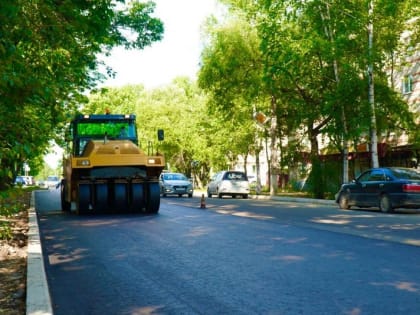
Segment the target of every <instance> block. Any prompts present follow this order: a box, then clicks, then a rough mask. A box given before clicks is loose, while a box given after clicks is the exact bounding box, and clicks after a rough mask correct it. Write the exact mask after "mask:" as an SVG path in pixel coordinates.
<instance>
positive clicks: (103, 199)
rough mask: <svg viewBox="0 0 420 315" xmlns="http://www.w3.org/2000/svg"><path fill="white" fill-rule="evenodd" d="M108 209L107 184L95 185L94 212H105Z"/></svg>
mask: <svg viewBox="0 0 420 315" xmlns="http://www.w3.org/2000/svg"><path fill="white" fill-rule="evenodd" d="M108 207H109V203H108V184H107V183H106V182H103V183H95V206H94V210H95V211H105V210H107V209H108Z"/></svg>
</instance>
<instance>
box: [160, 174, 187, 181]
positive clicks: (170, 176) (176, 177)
mask: <svg viewBox="0 0 420 315" xmlns="http://www.w3.org/2000/svg"><path fill="white" fill-rule="evenodd" d="M163 179H164V180H187V178H186V177H185V176H184V175H182V174H164V175H163Z"/></svg>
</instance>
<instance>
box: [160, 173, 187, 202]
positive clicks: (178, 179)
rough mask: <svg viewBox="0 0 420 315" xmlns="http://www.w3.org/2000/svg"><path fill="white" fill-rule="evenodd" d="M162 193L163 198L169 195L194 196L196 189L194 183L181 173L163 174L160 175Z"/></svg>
mask: <svg viewBox="0 0 420 315" xmlns="http://www.w3.org/2000/svg"><path fill="white" fill-rule="evenodd" d="M159 184H160V193H161V194H162V196H163V197H166V196H167V195H178V196H179V197H182V195H188V197H189V198H191V197H192V196H193V192H194V188H193V184H192V182H191V181H190V180H189V179H188V178H187V177H186V176H185V175H184V174H181V173H162V174H161V175H160V180H159Z"/></svg>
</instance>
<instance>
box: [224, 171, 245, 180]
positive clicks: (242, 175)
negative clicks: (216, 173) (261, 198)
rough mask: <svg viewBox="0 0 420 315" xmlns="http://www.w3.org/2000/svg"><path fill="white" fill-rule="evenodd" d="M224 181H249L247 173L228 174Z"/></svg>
mask: <svg viewBox="0 0 420 315" xmlns="http://www.w3.org/2000/svg"><path fill="white" fill-rule="evenodd" d="M223 179H227V180H248V179H247V178H246V175H245V173H242V172H227V173H226V174H225V176H224V177H223Z"/></svg>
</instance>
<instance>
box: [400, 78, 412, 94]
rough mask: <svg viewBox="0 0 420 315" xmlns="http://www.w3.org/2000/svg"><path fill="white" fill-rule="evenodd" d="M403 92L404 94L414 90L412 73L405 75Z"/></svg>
mask: <svg viewBox="0 0 420 315" xmlns="http://www.w3.org/2000/svg"><path fill="white" fill-rule="evenodd" d="M402 92H403V94H408V93H411V92H413V77H412V76H411V75H406V76H404V77H403V82H402Z"/></svg>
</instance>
